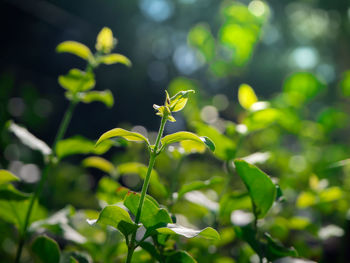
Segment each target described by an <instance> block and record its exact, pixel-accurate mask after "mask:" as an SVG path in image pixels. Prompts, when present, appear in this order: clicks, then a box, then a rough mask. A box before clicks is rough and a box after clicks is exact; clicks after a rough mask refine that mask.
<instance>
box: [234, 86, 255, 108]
mask: <svg viewBox="0 0 350 263" xmlns="http://www.w3.org/2000/svg"><path fill="white" fill-rule="evenodd" d="M238 101H239V104H240V105H241V106H242V107H243V108H245V109H246V110H249V109H250V108H251V106H252V105H253V104H254V103H256V102H257V101H258V98H257V96H256V95H255V92H254V90H253V88H252V87H251V86H249V85H248V84H241V85H240V86H239V88H238Z"/></svg>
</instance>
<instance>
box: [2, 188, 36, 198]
mask: <svg viewBox="0 0 350 263" xmlns="http://www.w3.org/2000/svg"><path fill="white" fill-rule="evenodd" d="M30 197H31V195H30V194H27V193H23V192H21V191H18V190H17V189H16V188H15V187H14V186H13V185H12V184H6V185H0V199H3V200H8V201H11V200H14V201H21V200H26V199H28V198H30Z"/></svg>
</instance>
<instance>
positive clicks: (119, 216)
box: [88, 205, 138, 236]
mask: <svg viewBox="0 0 350 263" xmlns="http://www.w3.org/2000/svg"><path fill="white" fill-rule="evenodd" d="M88 223H89V224H95V223H99V224H102V225H108V226H112V227H114V228H116V229H118V230H119V231H120V232H121V233H123V234H124V235H125V236H128V235H129V234H131V233H133V232H134V231H135V230H136V229H137V228H138V226H137V225H135V223H134V222H133V221H132V220H131V218H130V215H129V213H128V212H127V211H125V210H124V209H123V208H121V207H119V206H116V205H110V206H106V207H105V208H103V210H102V211H101V213H100V215H99V217H98V219H97V220H88Z"/></svg>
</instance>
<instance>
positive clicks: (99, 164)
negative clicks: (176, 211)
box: [82, 156, 115, 174]
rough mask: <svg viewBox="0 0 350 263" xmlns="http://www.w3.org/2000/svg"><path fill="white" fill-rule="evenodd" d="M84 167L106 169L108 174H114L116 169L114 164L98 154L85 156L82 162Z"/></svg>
mask: <svg viewBox="0 0 350 263" xmlns="http://www.w3.org/2000/svg"><path fill="white" fill-rule="evenodd" d="M82 164H83V166H84V167H92V168H96V169H99V170H101V171H104V172H106V173H108V174H112V173H113V171H114V170H115V167H114V165H113V164H112V163H111V162H109V161H107V160H106V159H104V158H102V157H98V156H91V157H88V158H85V159H84V160H83V162H82Z"/></svg>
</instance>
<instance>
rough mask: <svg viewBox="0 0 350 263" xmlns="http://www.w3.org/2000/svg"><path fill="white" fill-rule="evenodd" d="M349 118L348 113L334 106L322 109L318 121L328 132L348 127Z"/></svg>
mask: <svg viewBox="0 0 350 263" xmlns="http://www.w3.org/2000/svg"><path fill="white" fill-rule="evenodd" d="M348 120H349V116H348V114H346V113H345V112H344V111H341V110H339V109H336V108H332V107H330V108H325V109H324V110H322V112H321V113H320V114H319V116H318V118H317V122H318V123H319V124H321V125H322V127H323V128H324V130H325V131H326V132H332V131H334V130H336V129H341V128H344V127H346V126H347V125H348V124H349V122H348Z"/></svg>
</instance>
